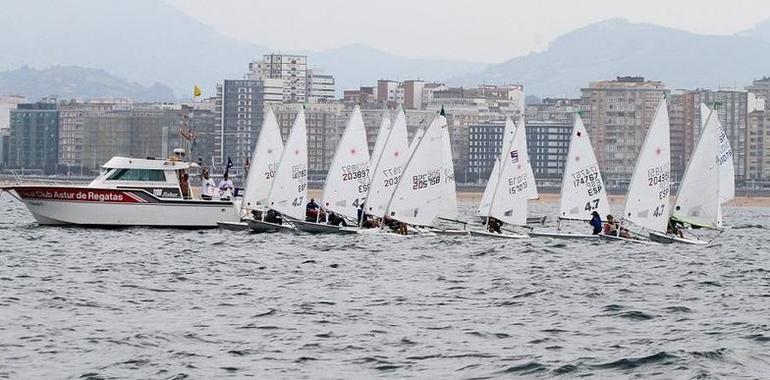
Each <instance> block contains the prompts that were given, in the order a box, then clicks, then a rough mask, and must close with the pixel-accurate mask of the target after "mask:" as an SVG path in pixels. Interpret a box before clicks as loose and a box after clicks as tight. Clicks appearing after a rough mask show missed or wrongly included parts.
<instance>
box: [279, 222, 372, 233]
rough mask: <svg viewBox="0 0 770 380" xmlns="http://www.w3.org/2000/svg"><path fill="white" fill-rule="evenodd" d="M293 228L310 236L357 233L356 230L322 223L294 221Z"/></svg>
mask: <svg viewBox="0 0 770 380" xmlns="http://www.w3.org/2000/svg"><path fill="white" fill-rule="evenodd" d="M294 227H296V228H297V229H298V230H300V231H302V232H307V233H311V234H355V233H357V229H356V228H351V227H344V226H333V225H331V224H324V223H315V222H304V221H299V220H297V221H294Z"/></svg>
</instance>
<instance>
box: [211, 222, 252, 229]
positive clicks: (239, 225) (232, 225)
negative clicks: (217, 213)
mask: <svg viewBox="0 0 770 380" xmlns="http://www.w3.org/2000/svg"><path fill="white" fill-rule="evenodd" d="M217 226H219V228H221V229H223V230H230V231H246V230H248V229H249V223H247V222H217Z"/></svg>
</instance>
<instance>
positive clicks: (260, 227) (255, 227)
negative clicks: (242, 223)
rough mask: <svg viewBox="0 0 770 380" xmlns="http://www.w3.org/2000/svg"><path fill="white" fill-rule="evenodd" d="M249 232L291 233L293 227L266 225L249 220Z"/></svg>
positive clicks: (263, 222)
mask: <svg viewBox="0 0 770 380" xmlns="http://www.w3.org/2000/svg"><path fill="white" fill-rule="evenodd" d="M248 224H249V230H250V231H251V232H254V233H264V232H281V231H291V230H293V229H294V227H292V226H290V225H288V224H275V223H268V222H265V221H262V220H251V219H250V220H249V221H248Z"/></svg>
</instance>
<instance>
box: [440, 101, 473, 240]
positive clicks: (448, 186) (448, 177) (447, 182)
mask: <svg viewBox="0 0 770 380" xmlns="http://www.w3.org/2000/svg"><path fill="white" fill-rule="evenodd" d="M438 119H439V122H440V123H443V124H442V127H441V160H442V162H443V164H442V168H441V170H442V172H441V183H442V185H443V190H444V192H443V195H442V196H441V209H440V211H439V215H438V218H439V220H441V221H443V222H449V223H455V224H457V223H459V224H461V225H462V226H463V228H462V229H448V228H440V229H435V230H434V231H433V232H435V233H437V234H443V235H467V234H469V233H470V232H469V231H468V230H467V229H466V227H467V225H468V223H466V222H464V221H461V220H458V218H457V186H456V180H455V165H454V157H453V155H452V140H451V139H450V137H449V126H448V125H447V122H446V116H445V114H444V109H443V108H442V109H441V113H440V114H439V117H438Z"/></svg>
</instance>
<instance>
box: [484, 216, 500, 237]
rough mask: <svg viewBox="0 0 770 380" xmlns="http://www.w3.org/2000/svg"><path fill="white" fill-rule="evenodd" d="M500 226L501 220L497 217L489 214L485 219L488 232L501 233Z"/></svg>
mask: <svg viewBox="0 0 770 380" xmlns="http://www.w3.org/2000/svg"><path fill="white" fill-rule="evenodd" d="M502 228H503V222H501V221H500V220H499V219H497V218H493V217H491V216H490V217H489V218H488V219H487V230H489V232H491V233H495V234H502V233H503V230H502Z"/></svg>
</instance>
